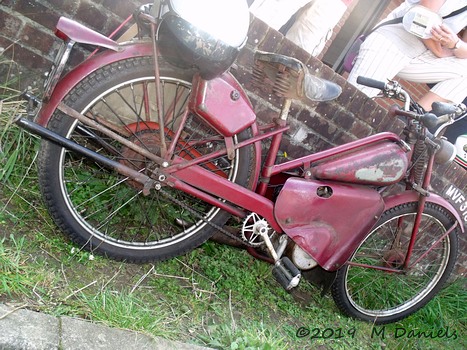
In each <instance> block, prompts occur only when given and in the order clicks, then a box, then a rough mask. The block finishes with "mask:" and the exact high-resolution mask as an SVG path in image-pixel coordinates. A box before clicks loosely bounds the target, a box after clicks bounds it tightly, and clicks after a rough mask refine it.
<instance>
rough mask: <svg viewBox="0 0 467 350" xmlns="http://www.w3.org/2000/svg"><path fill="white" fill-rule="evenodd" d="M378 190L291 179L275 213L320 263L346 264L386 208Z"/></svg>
mask: <svg viewBox="0 0 467 350" xmlns="http://www.w3.org/2000/svg"><path fill="white" fill-rule="evenodd" d="M384 208H385V206H384V201H383V198H382V197H381V196H380V194H379V193H378V191H376V190H375V189H372V188H370V187H366V186H361V185H350V184H342V183H336V182H331V181H317V180H309V179H303V178H296V177H294V178H289V179H288V180H287V181H286V183H285V184H284V186H283V188H282V190H281V192H280V193H279V195H278V197H277V200H276V204H275V206H274V215H275V217H276V220H277V222H278V224H279V226H280V227H281V228H282V230H283V231H284V232H285V233H286V234H287V235H288V236H289V237H290V238H291V239H292V240H293V241H294V242H295V243H296V244H298V245H299V246H300V247H301V248H302V249H303V250H304V251H306V252H307V253H308V254H309V255H310V256H311V257H312V258H313V259H314V260H316V261H317V262H318V264H319V265H320V266H321V267H322V268H324V269H325V270H328V271H335V270H337V269H338V268H339V267H341V266H342V264H344V263H345V262H346V261H347V259H348V258H349V257H350V256H351V254H352V253H353V252H354V250H355V249H356V248H357V246H358V245H359V244H360V242H362V240H363V239H364V238H365V237H366V235H367V234H368V232H369V231H370V230H371V228H372V227H373V225H374V224H375V223H376V221H377V220H378V219H379V217H380V215H381V213H382V212H383V211H384Z"/></svg>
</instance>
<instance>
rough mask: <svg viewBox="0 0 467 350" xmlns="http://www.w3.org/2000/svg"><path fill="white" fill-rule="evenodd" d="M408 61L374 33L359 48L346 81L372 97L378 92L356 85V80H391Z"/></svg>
mask: <svg viewBox="0 0 467 350" xmlns="http://www.w3.org/2000/svg"><path fill="white" fill-rule="evenodd" d="M410 60H411V59H410V58H409V57H407V56H406V55H405V54H404V53H403V52H401V51H400V50H399V48H398V47H397V46H396V45H394V44H393V43H392V42H391V41H390V40H387V39H386V38H385V37H384V35H381V34H379V33H377V32H375V33H372V34H371V35H369V36H368V37H367V38H366V40H365V41H364V42H363V44H362V46H361V47H360V51H359V54H358V57H357V60H356V61H355V65H354V66H353V68H352V71H351V72H350V74H349V77H348V78H347V80H348V81H349V82H350V83H351V84H353V85H355V86H356V87H357V88H358V89H360V90H361V91H362V92H364V93H365V94H367V95H368V96H369V97H374V96H376V95H377V94H378V93H379V90H378V89H373V88H369V87H365V86H363V85H359V84H357V78H358V77H359V76H364V77H368V78H372V79H375V80H379V81H387V80H390V79H393V78H394V77H395V76H396V75H397V73H399V71H400V70H401V69H402V68H404V67H405V66H406V65H407V64H409V62H410Z"/></svg>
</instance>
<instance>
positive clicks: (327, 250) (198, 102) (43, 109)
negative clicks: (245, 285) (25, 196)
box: [16, 0, 465, 324]
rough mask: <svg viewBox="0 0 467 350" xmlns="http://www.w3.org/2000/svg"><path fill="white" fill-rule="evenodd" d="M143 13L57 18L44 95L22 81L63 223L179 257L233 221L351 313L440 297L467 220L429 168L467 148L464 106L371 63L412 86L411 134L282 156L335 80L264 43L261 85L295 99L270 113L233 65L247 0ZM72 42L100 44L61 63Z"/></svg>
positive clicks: (277, 270)
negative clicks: (101, 28)
mask: <svg viewBox="0 0 467 350" xmlns="http://www.w3.org/2000/svg"><path fill="white" fill-rule="evenodd" d="M207 9H208V10H209V11H207ZM214 14H216V15H214ZM133 18H134V19H135V24H134V26H132V27H130V29H129V30H132V28H137V31H136V32H135V33H136V35H126V36H125V37H127V38H130V39H129V40H127V41H124V42H117V41H114V40H113V39H111V38H109V37H105V36H103V35H101V34H99V33H96V32H94V31H92V30H90V29H88V28H86V27H84V26H82V25H80V24H78V23H77V22H74V21H72V20H70V19H67V18H61V19H60V20H59V22H58V24H57V27H56V34H57V36H58V37H59V38H61V39H62V40H63V46H62V49H61V50H60V52H59V53H58V55H57V59H56V62H55V64H54V66H53V68H52V70H51V72H50V73H49V75H48V80H47V82H46V85H45V91H44V93H43V96H41V97H40V98H37V97H34V96H32V95H30V94H26V98H27V99H28V100H29V104H30V106H31V110H30V113H29V114H30V117H29V118H27V117H18V118H17V119H16V123H17V124H18V125H19V126H21V127H23V128H25V129H27V130H29V131H30V132H32V133H34V134H37V135H39V136H41V137H42V138H43V139H44V140H43V142H42V145H41V149H40V154H39V183H40V186H41V191H42V195H43V199H44V202H45V204H46V206H47V207H48V209H49V211H50V214H51V216H52V217H53V219H54V220H55V222H56V224H57V225H58V227H59V228H60V229H61V230H63V231H64V232H65V233H66V234H68V235H69V236H70V237H71V238H72V239H73V240H74V241H75V242H76V243H78V244H79V245H80V246H81V247H83V248H85V249H88V250H90V251H92V252H95V253H99V254H103V255H106V256H108V257H110V258H114V259H119V260H126V261H129V262H148V261H157V260H163V259H169V258H172V257H175V256H178V255H181V254H184V253H186V252H189V251H191V250H193V249H195V248H196V247H198V246H199V245H201V244H202V243H203V242H205V241H206V240H207V239H209V238H210V237H211V236H212V235H213V234H214V233H219V232H220V233H222V234H224V235H226V236H228V237H229V238H230V239H233V240H235V241H238V242H239V243H240V244H241V245H242V246H245V247H246V248H247V249H248V251H249V252H250V253H251V254H252V255H254V256H255V257H257V258H259V259H263V260H265V261H267V262H269V263H271V264H272V272H273V275H274V276H275V278H276V279H277V281H278V282H279V283H280V284H281V285H282V286H283V287H284V288H285V289H291V288H294V287H295V286H297V285H298V283H299V282H300V280H301V278H302V277H304V278H305V279H307V280H309V281H313V282H315V283H318V284H319V285H321V286H322V287H323V292H326V291H327V290H329V289H330V290H331V292H332V295H333V297H334V299H335V301H336V304H337V306H338V307H339V308H340V309H341V310H342V311H343V312H344V313H345V314H347V315H349V316H351V317H355V318H359V319H362V320H366V321H370V322H375V323H377V324H382V323H388V322H395V321H397V320H400V319H402V318H404V317H406V316H408V315H410V314H411V313H413V312H415V311H417V310H418V309H420V308H421V307H423V306H424V305H425V304H426V303H427V302H428V301H429V300H430V299H431V298H433V296H434V295H435V294H436V293H437V292H438V291H439V290H440V288H441V287H442V285H443V284H444V282H445V281H446V280H447V278H448V277H449V274H450V273H451V271H452V269H453V267H454V264H455V261H456V256H457V247H458V243H457V239H458V238H457V235H458V234H459V233H460V232H463V230H464V228H463V225H462V220H461V218H460V216H459V214H458V213H457V212H456V210H455V209H454V208H453V207H452V206H451V205H450V204H449V203H448V202H447V201H446V200H445V199H443V198H442V197H440V196H438V195H436V194H434V193H432V192H431V189H430V180H431V174H432V170H433V167H434V164H435V163H436V162H448V161H451V160H452V159H453V157H454V156H455V148H454V147H453V146H452V144H450V143H449V142H447V141H446V140H445V139H443V138H442V137H441V135H442V131H443V130H444V128H445V127H446V126H447V125H449V124H452V123H454V122H455V121H457V120H459V119H460V118H463V117H464V116H465V106H462V105H459V106H454V105H447V104H437V105H435V106H434V112H435V114H437V115H438V116H436V115H435V114H432V113H421V111H420V110H419V109H417V105H416V104H415V103H413V102H411V100H410V97H409V95H408V94H407V93H406V92H405V91H404V90H403V89H402V88H401V86H399V85H398V84H397V83H396V82H388V83H381V82H375V81H372V80H369V79H365V78H362V79H361V80H360V82H361V83H362V84H366V85H369V86H374V87H377V88H380V89H381V90H382V93H383V94H384V95H386V96H389V97H392V98H395V99H400V100H403V101H404V108H393V109H392V111H391V113H392V114H393V115H394V116H398V117H399V118H402V119H404V121H405V122H406V128H405V130H404V139H402V138H401V137H400V136H398V135H396V134H394V133H391V132H383V133H379V134H376V135H373V136H369V137H366V138H363V139H360V140H357V141H354V142H350V143H348V144H344V145H340V146H337V147H334V148H331V149H328V150H324V151H321V152H318V153H315V154H310V155H305V156H303V157H300V158H297V159H284V158H281V157H279V156H278V154H279V149H280V144H281V140H282V137H283V135H284V134H285V133H286V132H287V130H289V127H288V125H287V119H288V117H289V109H290V106H291V102H292V100H302V101H322V102H326V101H330V100H332V99H335V98H336V97H338V96H339V94H340V92H341V88H340V87H339V86H338V85H336V84H334V83H332V82H329V81H326V80H323V79H320V78H318V77H315V76H313V75H311V74H310V72H309V70H308V69H307V67H306V66H305V65H304V64H303V63H302V62H300V61H299V60H297V59H294V58H291V57H287V56H284V55H279V54H275V53H269V52H256V54H255V57H254V62H255V64H254V67H253V68H252V76H253V79H254V81H255V82H256V84H257V86H258V89H259V90H262V91H263V92H265V93H270V94H274V95H276V96H279V97H280V98H282V99H283V102H282V104H281V110H280V112H279V113H278V118H277V119H275V120H273V121H271V122H270V123H268V124H261V125H260V124H259V123H258V121H257V118H256V114H255V112H254V109H253V106H252V104H251V102H250V100H249V98H248V94H247V92H246V91H245V90H244V89H243V88H242V86H241V85H240V84H239V83H238V81H237V80H236V79H235V78H234V76H233V75H232V73H230V72H229V67H230V66H231V65H232V64H233V62H234V60H235V59H236V57H237V55H238V53H239V51H240V50H241V48H242V46H243V45H244V44H245V40H246V35H247V31H248V25H249V20H250V19H249V13H248V8H247V6H246V4H245V3H244V2H243V1H219V0H202V1H197V2H193V1H187V0H165V1H155V3H154V4H151V5H145V6H142V7H141V8H140V9H139V10H138V11H137V12H136V13H135V14H134V16H133ZM125 25H126V23H125ZM222 29H227V30H226V31H225V33H224V32H223V31H222ZM75 43H84V44H88V45H95V46H97V47H100V48H101V50H100V51H99V52H97V53H96V54H93V55H92V57H90V58H88V59H87V60H86V61H85V62H83V63H82V64H80V65H79V66H77V67H76V68H74V69H73V70H71V71H70V72H68V73H67V74H66V75H64V76H63V77H61V76H62V72H63V70H64V68H65V66H66V62H67V59H68V56H69V54H70V52H71V50H72V48H73V46H74V45H75ZM263 153H264V154H265V156H264V157H263ZM279 160H282V161H279ZM229 218H231V221H230V222H229V224H230V223H233V224H234V226H235V227H236V229H235V230H232V228H231V227H230V226H231V225H230V226H227V225H226V223H227V222H228V220H229Z"/></svg>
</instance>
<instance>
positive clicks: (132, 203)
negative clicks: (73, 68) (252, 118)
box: [39, 57, 252, 263]
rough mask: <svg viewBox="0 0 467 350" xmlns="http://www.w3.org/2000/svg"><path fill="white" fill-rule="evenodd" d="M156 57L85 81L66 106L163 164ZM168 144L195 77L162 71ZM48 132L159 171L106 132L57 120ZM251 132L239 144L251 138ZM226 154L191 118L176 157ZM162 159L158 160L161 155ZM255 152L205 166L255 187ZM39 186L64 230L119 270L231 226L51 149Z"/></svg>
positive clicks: (205, 207)
mask: <svg viewBox="0 0 467 350" xmlns="http://www.w3.org/2000/svg"><path fill="white" fill-rule="evenodd" d="M153 67H154V66H153V60H152V58H151V57H140V58H131V59H126V60H124V61H120V62H117V63H113V64H110V65H107V66H104V67H102V68H100V69H99V70H97V71H96V72H94V73H92V74H90V75H89V76H87V77H85V78H84V79H83V80H82V81H81V82H80V83H79V84H77V86H75V87H74V88H73V89H72V90H71V91H70V93H69V94H68V95H67V96H66V98H65V100H64V102H65V104H67V105H68V106H70V107H72V108H74V109H75V110H77V111H78V112H80V113H82V114H84V115H88V116H92V118H93V119H94V120H95V121H98V122H99V123H100V124H103V125H106V126H107V127H108V128H110V129H112V130H113V131H114V132H116V133H118V134H119V135H120V136H123V137H125V138H126V139H127V140H129V141H131V142H133V143H135V144H137V145H139V146H141V147H143V148H146V149H147V150H149V151H150V152H152V153H155V154H157V155H160V145H161V142H160V140H161V139H160V136H159V135H160V132H159V123H158V120H157V116H156V115H155V114H156V111H155V109H154V105H155V103H154V100H155V94H154V91H155V84H154V68H153ZM160 68H161V87H162V94H163V108H162V110H163V111H164V114H165V118H166V123H165V129H164V130H165V135H166V140H167V144H170V140H171V137H173V135H174V131H175V129H176V128H177V127H178V126H179V125H180V119H181V117H182V115H183V111H184V107H185V106H186V104H187V101H188V97H189V94H190V91H191V79H192V76H193V72H192V71H190V70H182V69H180V68H175V67H173V66H171V65H169V64H168V63H167V62H164V61H161V62H160ZM48 128H49V129H50V130H52V131H54V132H57V133H58V134H60V135H62V136H65V137H67V138H69V139H71V140H73V141H74V142H76V143H78V144H80V145H83V146H86V147H88V148H90V149H92V150H94V151H95V152H98V153H99V154H101V155H103V156H106V157H108V158H110V159H113V160H115V161H118V162H120V163H122V164H124V165H126V166H129V167H132V168H133V169H135V170H138V171H140V172H144V173H146V174H150V173H151V171H152V170H154V167H155V166H156V165H155V164H154V163H153V162H151V161H149V160H148V159H146V158H144V157H143V156H141V155H139V154H137V153H136V152H134V151H132V150H131V149H129V148H128V147H126V146H125V145H123V144H121V143H119V142H117V141H116V140H113V139H111V138H109V137H108V136H106V135H104V134H102V133H101V132H99V131H98V130H96V129H94V128H91V127H89V126H86V125H83V124H82V123H80V122H78V121H76V120H75V119H73V118H71V117H69V116H66V115H65V114H63V113H61V112H59V111H56V112H55V113H54V115H53V116H52V118H51V120H50V122H49V124H48ZM249 132H250V130H249V129H247V130H245V131H243V132H242V133H240V134H239V135H237V136H236V137H235V138H234V139H235V142H236V143H237V142H240V141H242V140H244V139H246V138H247V137H248V136H249ZM224 145H225V143H224V140H223V138H222V137H221V135H219V134H218V133H217V132H216V131H215V130H214V129H213V128H211V127H209V126H208V125H207V124H206V123H204V122H203V121H202V120H200V118H199V117H198V116H197V115H194V114H190V115H189V117H188V121H187V122H186V124H185V127H184V129H183V132H182V134H181V138H180V141H179V142H178V143H177V147H176V150H175V156H178V157H183V158H185V159H193V158H196V157H199V156H202V155H204V154H207V153H210V152H213V151H216V149H218V148H221V147H223V146H224ZM158 153H159V154H158ZM251 154H252V152H251V149H249V148H248V147H244V148H242V149H239V150H237V151H235V157H234V159H232V160H229V159H228V158H227V157H225V156H224V157H219V158H217V159H215V160H213V161H210V162H209V163H207V164H201V165H202V166H204V167H205V168H206V169H209V170H211V171H213V172H215V173H216V174H218V175H219V176H222V177H224V178H228V179H229V180H230V181H233V182H236V183H238V184H240V185H242V186H246V185H247V183H248V178H249V175H250V157H251ZM39 182H40V186H41V191H42V194H43V198H44V201H45V204H46V206H47V208H48V210H49V212H50V214H51V216H52V217H53V219H54V221H55V223H56V224H57V225H58V227H59V228H60V229H61V230H62V231H64V232H65V233H66V234H67V235H69V237H70V238H71V239H72V240H73V241H74V242H76V243H77V244H79V245H80V246H81V247H83V248H85V249H87V250H89V251H91V252H94V253H97V254H101V255H105V256H108V257H110V258H113V259H116V260H126V261H129V262H139V263H141V262H148V261H160V260H165V259H169V258H171V257H174V256H178V255H181V254H184V253H186V252H188V251H191V250H193V249H194V248H196V247H197V246H199V245H200V244H202V243H203V242H204V241H206V240H207V239H209V238H210V237H211V236H212V235H213V234H214V233H215V231H216V229H215V228H214V227H213V226H211V225H209V224H208V222H212V223H214V224H216V225H219V226H222V225H224V224H225V223H226V221H227V220H228V218H229V214H228V213H226V212H224V211H222V210H220V209H219V208H217V207H215V206H212V205H209V204H207V203H205V202H203V201H201V200H199V199H197V198H194V197H192V196H189V195H187V194H186V193H183V192H181V191H178V190H174V189H172V188H170V187H169V186H163V188H162V190H163V191H165V192H166V193H168V194H170V196H171V197H173V198H175V199H176V200H177V202H174V201H173V200H171V199H169V198H168V197H167V196H164V195H163V194H162V193H160V192H158V191H155V190H151V193H150V194H149V195H148V196H144V195H143V193H142V192H143V186H142V185H141V184H139V183H137V182H136V181H134V180H131V179H128V178H125V177H124V176H122V175H120V174H119V173H117V172H116V171H115V170H110V169H107V168H104V167H103V166H101V165H99V164H97V163H96V162H94V161H91V160H90V159H87V158H84V157H82V156H79V155H76V154H74V153H72V152H70V151H67V150H66V149H64V148H62V147H60V146H58V145H55V144H53V143H51V142H48V141H43V142H42V145H41V150H40V157H39Z"/></svg>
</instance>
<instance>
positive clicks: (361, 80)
mask: <svg viewBox="0 0 467 350" xmlns="http://www.w3.org/2000/svg"><path fill="white" fill-rule="evenodd" d="M357 84H360V85H365V86H368V87H371V88H375V89H379V90H382V91H384V90H386V83H385V82H383V81H379V80H375V79H371V78H367V77H362V76H359V77H357Z"/></svg>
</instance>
